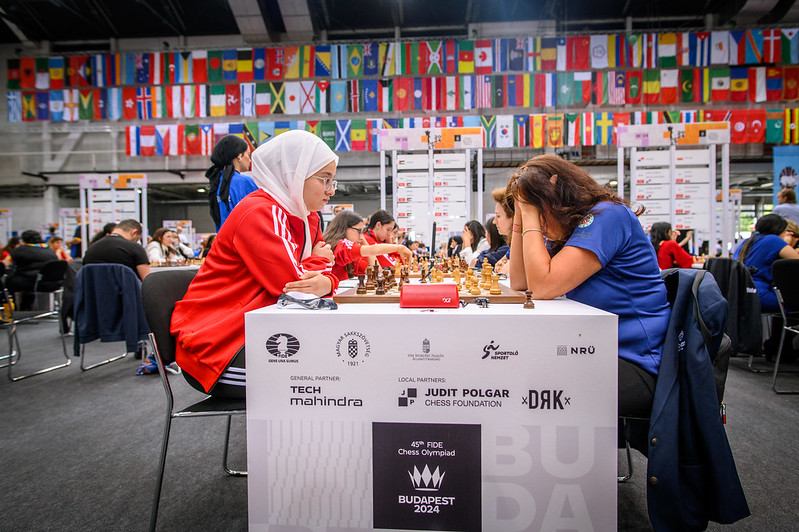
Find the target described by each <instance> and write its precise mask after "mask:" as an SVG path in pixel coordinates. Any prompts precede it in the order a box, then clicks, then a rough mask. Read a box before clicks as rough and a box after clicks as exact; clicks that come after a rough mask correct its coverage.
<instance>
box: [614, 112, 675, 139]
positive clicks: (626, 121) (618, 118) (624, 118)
mask: <svg viewBox="0 0 799 532" xmlns="http://www.w3.org/2000/svg"><path fill="white" fill-rule="evenodd" d="M674 113H676V114H677V115H678V116H679V114H680V112H679V111H674ZM630 124H631V121H630V113H613V139H612V141H611V143H612V144H616V138H617V135H618V132H619V127H621V126H629V125H630Z"/></svg>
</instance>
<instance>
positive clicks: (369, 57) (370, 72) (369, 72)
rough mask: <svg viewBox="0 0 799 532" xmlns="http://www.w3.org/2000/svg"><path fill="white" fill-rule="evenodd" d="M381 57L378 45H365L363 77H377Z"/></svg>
mask: <svg viewBox="0 0 799 532" xmlns="http://www.w3.org/2000/svg"><path fill="white" fill-rule="evenodd" d="M379 59H380V58H379V56H378V46H377V43H373V42H370V43H365V44H364V45H363V75H364V76H376V75H377V72H378V69H379Z"/></svg>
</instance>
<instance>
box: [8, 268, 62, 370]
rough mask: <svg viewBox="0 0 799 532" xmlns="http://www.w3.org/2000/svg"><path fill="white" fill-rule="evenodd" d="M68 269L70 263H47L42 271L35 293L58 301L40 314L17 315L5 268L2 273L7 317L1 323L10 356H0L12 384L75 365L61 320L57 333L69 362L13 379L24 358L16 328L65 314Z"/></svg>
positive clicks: (22, 313) (34, 312) (24, 312)
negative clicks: (64, 292) (18, 365)
mask: <svg viewBox="0 0 799 532" xmlns="http://www.w3.org/2000/svg"><path fill="white" fill-rule="evenodd" d="M59 263H60V264H59ZM0 264H2V263H0ZM62 265H63V266H62ZM66 266H67V263H66V262H64V261H53V262H48V263H47V264H45V265H44V267H42V270H41V271H40V273H39V274H38V275H37V277H36V284H35V289H34V290H35V291H36V293H37V294H38V293H39V292H42V293H49V294H52V295H53V296H54V298H55V304H54V305H53V306H52V308H50V309H49V310H43V311H38V310H36V311H16V310H15V309H14V301H13V298H12V297H11V294H9V293H8V290H7V289H6V286H5V279H4V277H3V275H2V273H5V268H3V271H2V273H0V307H3V309H4V311H3V315H4V317H3V320H2V322H0V323H1V324H2V327H4V328H5V329H6V332H7V333H8V353H6V354H5V355H3V356H0V359H5V360H6V363H5V364H4V366H0V367H7V368H8V380H10V381H12V382H15V381H18V380H22V379H26V378H28V377H33V376H35V375H42V374H43V373H48V372H50V371H53V370H56V369H60V368H65V367H67V366H69V365H70V364H71V363H72V360H70V358H69V355H68V354H67V343H66V338H65V335H66V331H65V330H64V329H63V328H62V327H61V323H60V321H61V320H60V319H59V330H58V332H59V335H60V336H61V346H62V349H63V353H64V358H65V359H66V362H64V363H62V364H57V365H55V366H51V367H48V368H44V369H40V370H38V371H36V372H34V373H29V374H27V375H18V376H16V377H15V376H14V375H13V369H14V366H15V365H16V364H17V363H18V362H19V360H20V358H21V356H22V348H21V346H20V343H19V335H18V331H17V325H21V324H24V323H29V322H38V321H40V320H43V319H47V318H52V317H58V316H59V315H60V313H61V310H62V305H61V293H62V290H61V286H62V285H63V281H64V275H65V273H66Z"/></svg>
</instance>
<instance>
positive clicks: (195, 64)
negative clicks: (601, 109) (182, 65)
mask: <svg viewBox="0 0 799 532" xmlns="http://www.w3.org/2000/svg"><path fill="white" fill-rule="evenodd" d="M191 69H192V82H193V83H208V51H207V50H194V51H192V52H191Z"/></svg>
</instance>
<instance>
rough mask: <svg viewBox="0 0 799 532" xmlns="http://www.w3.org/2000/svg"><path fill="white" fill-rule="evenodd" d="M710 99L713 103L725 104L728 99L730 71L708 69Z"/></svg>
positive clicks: (725, 69)
mask: <svg viewBox="0 0 799 532" xmlns="http://www.w3.org/2000/svg"><path fill="white" fill-rule="evenodd" d="M710 99H711V100H712V101H714V102H726V101H727V100H729V99H730V69H729V68H711V69H710Z"/></svg>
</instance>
